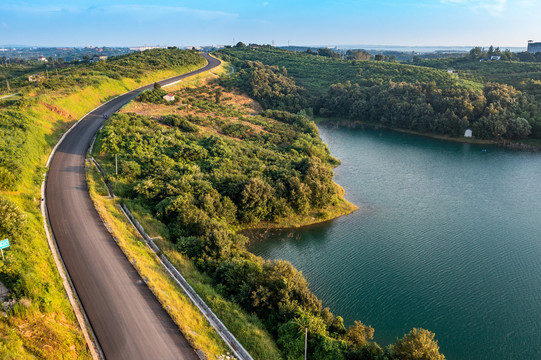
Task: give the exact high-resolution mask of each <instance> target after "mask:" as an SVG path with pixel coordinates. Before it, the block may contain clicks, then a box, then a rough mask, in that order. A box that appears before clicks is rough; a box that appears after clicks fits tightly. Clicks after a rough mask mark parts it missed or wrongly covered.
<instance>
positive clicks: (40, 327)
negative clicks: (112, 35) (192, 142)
mask: <svg viewBox="0 0 541 360" xmlns="http://www.w3.org/2000/svg"><path fill="white" fill-rule="evenodd" d="M201 63H202V60H201V58H200V57H199V56H198V55H197V53H193V52H189V51H181V50H178V49H164V50H158V51H150V52H145V53H140V54H134V55H128V56H125V57H121V58H119V59H114V58H113V59H110V60H108V61H107V62H100V63H95V64H78V65H73V66H67V67H63V68H60V69H58V74H57V73H56V71H55V70H56V69H53V68H49V69H45V71H43V72H41V73H39V74H38V76H37V77H36V78H38V79H39V81H33V82H29V81H28V76H30V75H32V74H35V71H36V68H33V67H31V68H21V67H20V66H19V65H16V64H13V65H7V67H3V68H2V71H3V72H4V73H10V74H12V75H16V79H18V80H16V81H12V83H11V87H12V89H11V90H12V91H15V92H17V93H18V95H17V96H15V97H10V98H7V99H3V100H0V135H1V136H0V238H2V239H4V238H9V239H10V243H11V246H10V248H9V249H7V250H5V251H4V253H5V261H2V262H0V281H1V282H2V283H4V284H5V285H6V286H7V288H8V290H9V295H8V297H9V300H10V303H9V304H8V305H7V306H6V307H5V308H4V309H3V315H4V316H2V317H0V353H1V354H2V356H5V357H6V358H17V359H25V358H34V357H38V358H45V359H60V358H63V359H69V358H73V359H76V358H77V359H81V358H89V357H90V354H89V352H88V350H87V348H86V344H85V341H84V339H83V336H82V333H81V330H80V329H79V326H78V324H77V322H76V320H75V317H74V315H73V312H72V310H71V307H70V305H69V302H68V301H67V298H66V296H65V293H64V289H63V287H62V282H61V280H60V277H59V275H58V273H57V270H56V267H55V265H54V262H53V259H52V256H51V253H50V251H49V247H48V245H47V240H46V237H45V232H44V228H43V219H42V218H41V213H40V211H39V205H40V184H41V182H42V180H43V174H44V172H45V171H46V169H45V168H44V165H45V162H46V159H47V155H48V153H49V152H50V150H51V148H52V147H53V146H54V144H55V143H56V142H57V141H58V139H59V138H60V136H61V135H62V133H63V132H65V131H66V130H67V128H68V127H69V126H70V125H72V124H73V123H74V122H75V120H76V119H78V118H80V117H81V116H82V115H84V114H85V113H86V112H88V111H89V110H91V109H93V108H94V107H96V106H98V105H99V104H101V103H102V102H104V101H106V100H107V99H109V98H111V97H113V96H115V95H118V94H120V93H123V92H125V91H127V90H130V89H134V88H136V87H138V86H141V85H143V84H146V83H149V82H153V81H156V80H158V79H162V78H166V77H170V76H172V75H175V74H177V73H178V72H186V71H188V70H190V69H194V68H197V67H199V66H200V64H201ZM12 66H13V67H12Z"/></svg>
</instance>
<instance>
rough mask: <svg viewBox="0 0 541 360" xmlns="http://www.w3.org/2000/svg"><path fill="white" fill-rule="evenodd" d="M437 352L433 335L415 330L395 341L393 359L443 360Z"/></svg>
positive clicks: (437, 347) (421, 330)
mask: <svg viewBox="0 0 541 360" xmlns="http://www.w3.org/2000/svg"><path fill="white" fill-rule="evenodd" d="M439 350H440V347H439V346H438V341H437V340H434V333H432V332H430V331H428V330H425V329H417V328H414V329H413V330H411V331H410V332H409V333H408V334H406V335H404V337H403V338H402V339H399V340H397V341H396V343H395V346H394V351H395V358H396V359H399V360H445V356H444V355H443V354H440V351H439Z"/></svg>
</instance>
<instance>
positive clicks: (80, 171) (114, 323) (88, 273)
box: [45, 54, 220, 360]
mask: <svg viewBox="0 0 541 360" xmlns="http://www.w3.org/2000/svg"><path fill="white" fill-rule="evenodd" d="M203 56H205V58H206V59H207V61H208V65H207V66H205V67H203V68H201V69H199V70H196V71H193V72H191V73H187V74H184V75H180V76H177V77H174V78H170V79H167V80H164V81H161V82H160V84H162V85H165V84H168V83H172V82H175V81H178V80H181V79H183V78H185V77H188V76H191V75H194V74H197V73H200V72H204V71H207V70H210V69H212V68H213V67H216V66H217V65H219V64H220V62H219V61H218V60H216V59H214V58H212V57H210V56H208V55H206V54H204V55H203ZM151 87H152V85H150V86H147V87H143V88H140V89H137V90H134V91H131V92H128V93H126V94H124V95H122V96H120V97H118V98H116V99H115V100H113V101H111V102H109V103H107V104H106V105H104V106H102V107H100V108H97V109H96V110H94V111H93V112H92V113H90V114H88V115H87V116H85V117H84V118H83V119H82V120H81V121H80V122H79V123H78V124H77V125H76V126H75V128H73V130H72V131H71V132H70V133H69V134H68V135H67V136H66V137H65V138H64V141H63V142H62V143H61V144H60V145H59V146H58V148H57V150H56V153H55V154H54V156H53V158H52V161H51V163H50V167H49V173H48V175H47V182H46V188H45V194H46V206H47V210H48V214H49V219H50V224H51V228H52V231H53V234H54V237H55V239H56V242H57V244H58V248H59V250H60V254H61V256H62V259H63V261H64V263H65V265H66V268H67V271H68V273H69V276H70V277H71V279H72V282H73V284H74V286H75V289H76V291H77V295H78V296H79V299H80V301H81V303H82V306H83V308H84V311H85V312H86V314H87V316H88V319H89V321H90V324H91V326H92V328H93V330H94V333H95V334H96V337H97V340H98V342H99V344H100V346H101V348H102V350H103V353H104V354H105V357H106V358H107V359H130V360H134V359H198V357H197V355H196V354H195V351H194V350H193V349H192V347H191V346H190V345H189V343H188V342H187V340H186V339H185V338H184V336H183V335H182V334H181V333H180V331H179V330H178V327H177V326H176V325H175V323H174V322H173V321H172V320H171V318H170V317H169V315H168V314H167V313H166V312H165V310H163V308H162V307H161V305H160V303H159V302H158V300H156V298H155V297H154V295H153V294H152V292H151V291H150V290H149V289H148V287H147V286H146V284H145V283H144V282H143V280H142V279H141V277H140V276H139V274H138V273H137V271H136V270H135V269H134V267H133V266H132V265H131V264H130V262H129V261H128V260H127V258H126V256H125V255H124V254H123V253H122V251H121V250H120V248H119V247H118V245H117V244H116V243H115V241H114V240H113V238H112V236H111V234H110V233H109V232H108V231H107V229H106V228H105V226H104V224H103V223H102V221H101V219H100V217H99V215H98V213H97V211H96V209H95V208H94V204H93V203H92V200H91V199H90V196H89V194H88V189H87V185H86V180H85V164H84V162H85V155H86V152H87V149H88V147H89V145H90V142H91V140H92V137H93V136H94V134H95V133H96V131H97V130H98V128H99V127H100V126H101V124H102V123H103V121H104V119H103V114H111V113H113V112H115V111H117V110H118V109H119V108H120V107H122V106H123V105H124V104H126V103H127V102H128V101H130V100H131V99H132V98H133V97H135V96H136V95H137V94H138V93H139V92H140V91H141V90H143V89H146V88H151Z"/></svg>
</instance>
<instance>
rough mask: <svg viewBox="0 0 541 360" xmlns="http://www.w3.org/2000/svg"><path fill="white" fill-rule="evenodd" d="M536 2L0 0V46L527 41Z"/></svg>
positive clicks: (539, 3) (533, 33)
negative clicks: (239, 42)
mask: <svg viewBox="0 0 541 360" xmlns="http://www.w3.org/2000/svg"><path fill="white" fill-rule="evenodd" d="M530 39H531V40H535V41H541V0H231V1H224V0H205V1H202V0H200V1H193V0H192V1H180V0H169V1H160V0H154V1H152V0H47V1H45V0H41V1H38V0H26V1H25V0H1V1H0V45H6V44H17V45H29V46H66V47H68V46H77V47H82V46H139V45H167V46H197V45H231V44H234V43H236V42H238V41H242V42H244V43H247V44H248V43H258V44H272V43H273V42H274V44H275V45H276V46H284V45H288V44H291V45H308V46H310V45H311V46H317V45H354V44H364V45H394V46H488V45H495V46H500V47H526V43H527V41H528V40H530Z"/></svg>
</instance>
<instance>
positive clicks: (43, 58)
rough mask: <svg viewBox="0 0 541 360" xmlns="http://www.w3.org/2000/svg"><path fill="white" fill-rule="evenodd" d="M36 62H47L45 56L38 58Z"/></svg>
mask: <svg viewBox="0 0 541 360" xmlns="http://www.w3.org/2000/svg"><path fill="white" fill-rule="evenodd" d="M38 61H43V62H47V58H46V57H45V56H38Z"/></svg>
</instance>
